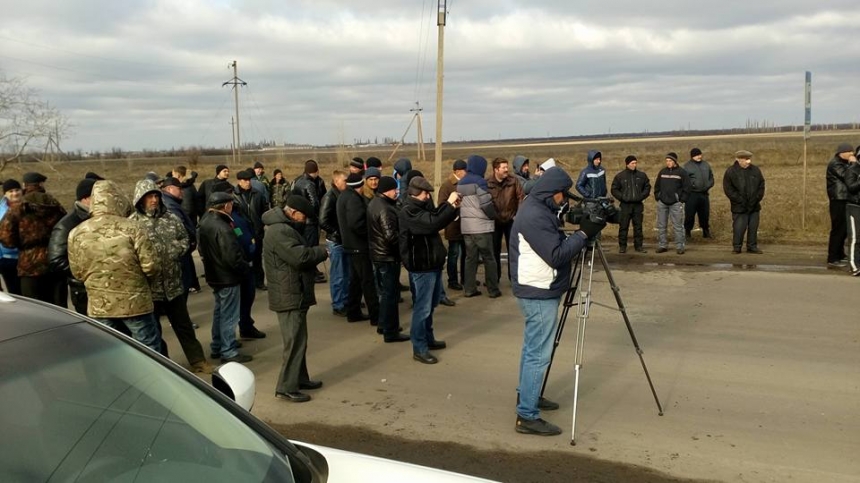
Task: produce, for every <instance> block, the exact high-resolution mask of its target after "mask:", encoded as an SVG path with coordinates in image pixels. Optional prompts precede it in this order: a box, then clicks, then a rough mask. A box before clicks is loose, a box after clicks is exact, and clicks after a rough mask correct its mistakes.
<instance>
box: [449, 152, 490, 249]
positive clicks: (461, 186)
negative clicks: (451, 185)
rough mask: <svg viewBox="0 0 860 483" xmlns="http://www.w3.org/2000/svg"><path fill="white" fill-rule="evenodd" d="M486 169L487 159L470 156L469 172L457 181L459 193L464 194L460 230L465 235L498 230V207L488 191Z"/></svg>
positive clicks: (468, 161) (467, 164) (467, 163)
mask: <svg viewBox="0 0 860 483" xmlns="http://www.w3.org/2000/svg"><path fill="white" fill-rule="evenodd" d="M486 171H487V160H486V159H484V158H483V157H481V156H474V155H473V156H469V158H468V159H467V160H466V173H467V174H466V176H463V179H461V180H460V181H459V182H458V183H457V193H460V195H461V196H462V200H461V201H460V230H461V231H462V232H463V234H464V235H475V234H481V233H492V232H494V231H495V230H496V222H495V219H496V207H495V205H494V204H493V197H492V196H491V195H490V193H489V191H487V190H488V185H487V180H485V179H484V173H486ZM440 201H444V200H440Z"/></svg>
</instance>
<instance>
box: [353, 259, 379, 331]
mask: <svg viewBox="0 0 860 483" xmlns="http://www.w3.org/2000/svg"><path fill="white" fill-rule="evenodd" d="M349 265H350V270H351V271H350V277H349V295H348V298H347V301H346V317H347V319H358V318H360V317H361V297H362V295H364V303H366V304H367V314H368V315H369V316H370V323H371V324H374V325H375V324H378V323H379V295H378V294H377V293H376V281H375V280H374V277H373V264H371V263H370V256H369V255H368V254H367V253H350V254H349Z"/></svg>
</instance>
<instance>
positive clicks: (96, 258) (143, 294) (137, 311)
mask: <svg viewBox="0 0 860 483" xmlns="http://www.w3.org/2000/svg"><path fill="white" fill-rule="evenodd" d="M91 200H92V204H91V207H90V218H89V219H88V220H86V221H84V222H83V223H81V224H80V225H78V226H77V227H75V229H73V230H72V232H71V233H69V267H70V268H71V270H72V276H74V277H75V278H76V279H78V280H80V281H82V282H84V285H86V287H87V295H88V298H89V301H88V302H87V315H89V316H90V317H102V318H108V319H114V318H128V317H135V316H138V315H143V314H148V313H150V312H152V310H153V304H152V290H151V288H150V280H151V279H155V278H156V277H158V276H159V271H160V268H161V267H160V265H159V263H160V262H159V259H158V252H157V251H156V249H155V247H154V246H153V244H152V241H151V240H150V238H149V236H148V235H147V231H146V227H144V226H143V225H142V224H140V223H139V222H137V221H134V220H130V219H128V218H127V217H128V215H129V214H130V213H131V209H132V208H131V202H129V200H128V198H126V196H125V195H124V194H123V193H122V191H120V189H119V186H117V185H116V183H114V182H113V181H96V183H95V184H94V185H93V194H92V196H91Z"/></svg>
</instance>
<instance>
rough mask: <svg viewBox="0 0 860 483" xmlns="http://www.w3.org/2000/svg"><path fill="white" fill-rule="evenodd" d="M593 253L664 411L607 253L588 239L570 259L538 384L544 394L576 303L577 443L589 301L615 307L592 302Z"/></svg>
mask: <svg viewBox="0 0 860 483" xmlns="http://www.w3.org/2000/svg"><path fill="white" fill-rule="evenodd" d="M595 255H597V256H598V257H599V258H600V263H601V264H602V265H603V270H604V271H605V272H606V278H607V279H608V280H609V285H610V286H611V287H612V293H613V295H615V303H616V304H617V305H618V309H617V310H618V311H619V312H621V316H622V317H623V318H624V323H625V324H626V325H627V332H629V333H630V340H631V341H632V342H633V347H635V348H636V354H638V355H639V361H640V362H641V363H642V369H643V370H644V371H645V378H646V379H648V385H649V386H650V387H651V394H653V395H654V402H656V403H657V409H658V411H659V412H658V414H659V415H660V416H662V415H663V406H662V405H661V404H660V399H659V398H658V397H657V391H655V390H654V384H653V383H652V382H651V375H650V374H649V373H648V367H647V366H645V359H643V358H642V349H641V348H639V342H638V341H637V340H636V334H634V333H633V326H631V325H630V318H629V317H628V316H627V309H626V308H625V307H624V302H623V301H622V300H621V293H620V292H621V290H620V289H619V288H618V285H617V284H616V283H615V279H614V278H613V277H612V272H611V271H610V270H609V263H608V262H607V261H606V255H604V253H603V248H602V247H601V245H600V240H599V239H594V240H589V241H588V246H587V247H586V248H584V249H583V250H582V251H581V252H579V254H577V255H576V257H574V259H573V261H572V262H571V263H572V267H573V270H571V274H570V288H568V290H567V293H565V296H564V306H563V308H562V311H561V317H560V318H559V322H558V328H557V329H556V332H555V341H554V342H553V346H552V354H551V355H550V360H549V366H547V369H546V373H545V374H544V379H543V385H542V386H541V391H540V394H541V396H543V393H544V391H545V390H546V384H547V381H548V380H549V371H550V369H552V361H553V359H554V358H555V351H556V349H557V348H558V345H559V344H560V343H561V335H562V332H563V331H564V325H565V322H567V316H568V314H569V313H570V309H571V307H576V347H575V348H574V364H575V365H574V373H575V376H574V389H573V422H572V423H571V428H570V444H571V445H572V446H573V445H576V405H577V399H578V397H579V372H580V370H581V369H582V366H583V360H584V358H585V326H586V324H587V323H588V316H589V313H590V309H591V304H592V303H596V304H597V305H600V306H602V307H606V308H609V309H612V310H616V309H615V308H614V307H610V306H608V305H603V304H599V303H597V302H592V300H591V285H592V281H593V278H594V259H595Z"/></svg>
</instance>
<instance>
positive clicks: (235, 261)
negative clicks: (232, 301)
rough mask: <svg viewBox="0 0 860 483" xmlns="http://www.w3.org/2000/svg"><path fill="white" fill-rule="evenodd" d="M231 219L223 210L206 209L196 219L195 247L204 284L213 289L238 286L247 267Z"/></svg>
mask: <svg viewBox="0 0 860 483" xmlns="http://www.w3.org/2000/svg"><path fill="white" fill-rule="evenodd" d="M233 228H234V227H233V220H232V219H231V218H230V217H229V216H227V215H226V214H224V213H220V212H216V211H209V212H207V213H206V214H205V215H203V217H202V218H200V225H199V227H198V228H197V236H198V238H199V243H198V245H197V249H198V251H199V252H200V257H201V258H203V268H204V269H205V271H206V283H208V284H209V286H211V287H213V288H219V287H233V286H236V285H239V284H240V283H241V282H242V280H244V278H245V274H247V273H248V270H250V265H249V263H248V260H247V259H246V258H245V251H244V250H242V246H241V245H239V237H238V236H237V235H236V232H234V231H233Z"/></svg>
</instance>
